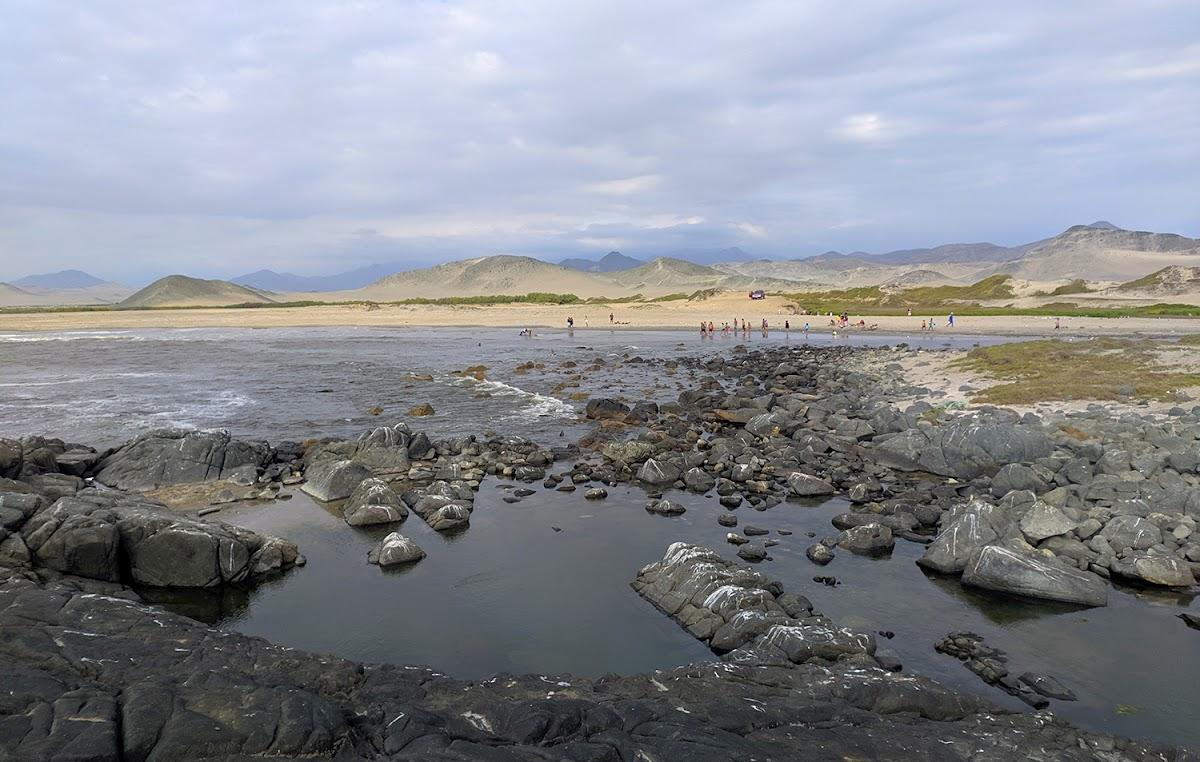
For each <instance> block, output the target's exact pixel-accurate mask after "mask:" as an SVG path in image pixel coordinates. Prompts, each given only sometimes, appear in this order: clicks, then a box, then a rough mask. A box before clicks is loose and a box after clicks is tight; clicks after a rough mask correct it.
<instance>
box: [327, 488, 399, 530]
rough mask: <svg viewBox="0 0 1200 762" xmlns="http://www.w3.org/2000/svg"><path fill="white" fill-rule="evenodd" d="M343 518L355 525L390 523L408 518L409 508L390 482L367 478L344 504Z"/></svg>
mask: <svg viewBox="0 0 1200 762" xmlns="http://www.w3.org/2000/svg"><path fill="white" fill-rule="evenodd" d="M342 518H344V519H345V521H346V523H347V524H349V525H350V526H353V527H358V526H371V525H373V524H390V523H392V522H395V521H404V519H406V518H408V508H407V507H406V506H405V505H404V501H403V500H401V499H400V496H399V495H397V494H396V492H395V490H393V489H392V488H391V487H390V486H388V483H387V482H385V481H383V480H382V479H376V478H373V477H372V478H367V479H363V480H362V481H361V482H359V483H358V486H357V487H355V488H354V492H352V493H350V498H349V499H348V500H346V504H345V505H344V506H342Z"/></svg>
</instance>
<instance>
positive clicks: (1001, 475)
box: [992, 463, 1047, 497]
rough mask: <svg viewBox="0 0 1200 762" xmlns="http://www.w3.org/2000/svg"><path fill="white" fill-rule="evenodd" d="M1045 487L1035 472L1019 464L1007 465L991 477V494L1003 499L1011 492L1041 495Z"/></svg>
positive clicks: (1044, 483)
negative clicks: (1025, 491)
mask: <svg viewBox="0 0 1200 762" xmlns="http://www.w3.org/2000/svg"><path fill="white" fill-rule="evenodd" d="M1046 487H1047V485H1046V482H1045V481H1043V480H1042V479H1041V478H1040V477H1039V476H1038V475H1037V472H1036V471H1034V470H1033V469H1032V468H1030V467H1029V466H1026V465H1023V464H1021V463H1007V464H1005V465H1003V466H1001V467H1000V470H999V471H997V472H996V475H995V476H993V477H992V494H993V495H995V496H996V497H1004V496H1005V495H1007V494H1008V493H1009V492H1012V491H1013V490H1029V491H1030V492H1035V493H1041V492H1045V491H1046Z"/></svg>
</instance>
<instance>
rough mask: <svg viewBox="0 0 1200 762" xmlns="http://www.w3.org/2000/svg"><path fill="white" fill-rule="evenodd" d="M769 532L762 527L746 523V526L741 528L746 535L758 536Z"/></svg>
mask: <svg viewBox="0 0 1200 762" xmlns="http://www.w3.org/2000/svg"><path fill="white" fill-rule="evenodd" d="M770 533H771V532H770V530H767V529H763V528H762V527H756V526H752V525H749V524H747V525H746V528H745V529H743V530H742V534H744V535H746V536H747V537H759V536H762V535H765V534H770Z"/></svg>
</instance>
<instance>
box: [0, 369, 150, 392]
mask: <svg viewBox="0 0 1200 762" xmlns="http://www.w3.org/2000/svg"><path fill="white" fill-rule="evenodd" d="M165 375H167V374H166V373H163V372H161V371H128V372H125V373H100V374H95V375H89V376H75V377H70V378H62V377H60V378H55V379H47V380H44V381H5V382H3V383H0V388H4V387H26V386H62V385H63V384H82V383H85V382H86V383H92V382H94V381H112V380H115V379H119V378H157V377H158V376H165Z"/></svg>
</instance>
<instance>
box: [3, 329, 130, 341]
mask: <svg viewBox="0 0 1200 762" xmlns="http://www.w3.org/2000/svg"><path fill="white" fill-rule="evenodd" d="M136 338H137V337H136V336H135V335H134V334H133V332H131V331H62V332H55V333H40V332H39V333H0V342H9V343H13V344H25V343H35V342H42V341H114V340H119V339H125V340H126V341H128V340H131V339H136Z"/></svg>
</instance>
